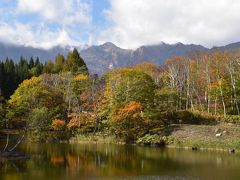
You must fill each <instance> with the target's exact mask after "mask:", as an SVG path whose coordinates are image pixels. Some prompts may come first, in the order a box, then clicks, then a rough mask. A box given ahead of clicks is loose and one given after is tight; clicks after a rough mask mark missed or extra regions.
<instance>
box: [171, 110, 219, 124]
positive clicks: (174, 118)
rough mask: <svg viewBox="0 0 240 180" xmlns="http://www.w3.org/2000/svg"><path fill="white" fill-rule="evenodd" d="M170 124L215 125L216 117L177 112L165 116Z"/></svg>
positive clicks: (185, 111)
mask: <svg viewBox="0 0 240 180" xmlns="http://www.w3.org/2000/svg"><path fill="white" fill-rule="evenodd" d="M167 119H168V121H169V122H170V123H175V124H215V123H216V122H217V120H219V118H218V116H214V115H211V114H209V113H204V112H199V111H187V110H182V111H177V112H173V113H171V114H168V115H167Z"/></svg>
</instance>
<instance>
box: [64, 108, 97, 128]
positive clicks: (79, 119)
mask: <svg viewBox="0 0 240 180" xmlns="http://www.w3.org/2000/svg"><path fill="white" fill-rule="evenodd" d="M96 122H97V121H96V116H95V115H94V114H93V113H89V112H88V113H81V114H79V115H77V114H76V115H75V116H73V117H72V118H71V120H70V121H69V123H68V124H67V127H68V128H69V129H70V130H72V131H73V132H75V133H76V132H79V133H88V132H93V131H94V130H95V129H96V126H97V123H96Z"/></svg>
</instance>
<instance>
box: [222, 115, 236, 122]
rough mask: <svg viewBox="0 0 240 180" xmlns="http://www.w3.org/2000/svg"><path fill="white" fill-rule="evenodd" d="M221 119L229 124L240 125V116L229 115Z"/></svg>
mask: <svg viewBox="0 0 240 180" xmlns="http://www.w3.org/2000/svg"><path fill="white" fill-rule="evenodd" d="M221 119H222V120H223V121H224V122H227V123H240V116H238V115H227V116H226V117H222V118H221Z"/></svg>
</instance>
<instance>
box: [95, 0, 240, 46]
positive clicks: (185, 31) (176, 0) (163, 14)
mask: <svg viewBox="0 0 240 180" xmlns="http://www.w3.org/2000/svg"><path fill="white" fill-rule="evenodd" d="M109 2H110V3H111V8H110V9H109V10H107V11H106V12H105V13H106V15H107V17H108V19H109V20H110V22H111V23H112V26H111V27H109V28H108V29H106V30H105V31H104V32H103V33H102V34H101V36H100V37H99V42H104V41H112V42H114V43H116V44H118V45H119V46H122V47H125V48H135V47H138V46H140V45H143V44H156V43H160V42H161V41H164V42H168V43H175V42H183V43H197V44H202V45H206V46H208V47H210V46H213V45H222V44H226V43H230V42H235V41H239V40H240V37H239V34H240V26H239V22H240V14H239V9H240V1H239V0H154V1H150V0H109Z"/></svg>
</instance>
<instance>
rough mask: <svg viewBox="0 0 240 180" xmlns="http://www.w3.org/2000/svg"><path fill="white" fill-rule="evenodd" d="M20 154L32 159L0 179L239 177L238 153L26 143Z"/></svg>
mask: <svg viewBox="0 0 240 180" xmlns="http://www.w3.org/2000/svg"><path fill="white" fill-rule="evenodd" d="M21 150H22V151H24V152H26V153H27V154H30V155H31V158H30V159H29V160H27V161H16V162H13V161H8V162H5V163H2V165H0V167H1V168H0V179H35V180H36V179H89V178H90V179H91V178H92V179H96V178H98V179H116V178H117V179H122V178H124V179H127V178H134V179H135V178H137V179H142V178H143V179H144V178H147V179H148V178H149V179H152V178H153V179H161V177H165V179H166V178H167V179H171V178H174V177H175V178H176V177H178V178H180V179H181V178H183V179H185V178H190V179H192V178H193V179H195V178H197V179H198V178H203V179H238V178H240V172H239V167H240V158H239V155H237V154H235V155H233V154H228V153H216V152H192V151H187V150H180V149H161V148H148V147H136V146H123V145H103V144H99V145H97V144H72V145H69V144H25V145H23V146H22V147H21ZM151 177H152V178H151Z"/></svg>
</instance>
